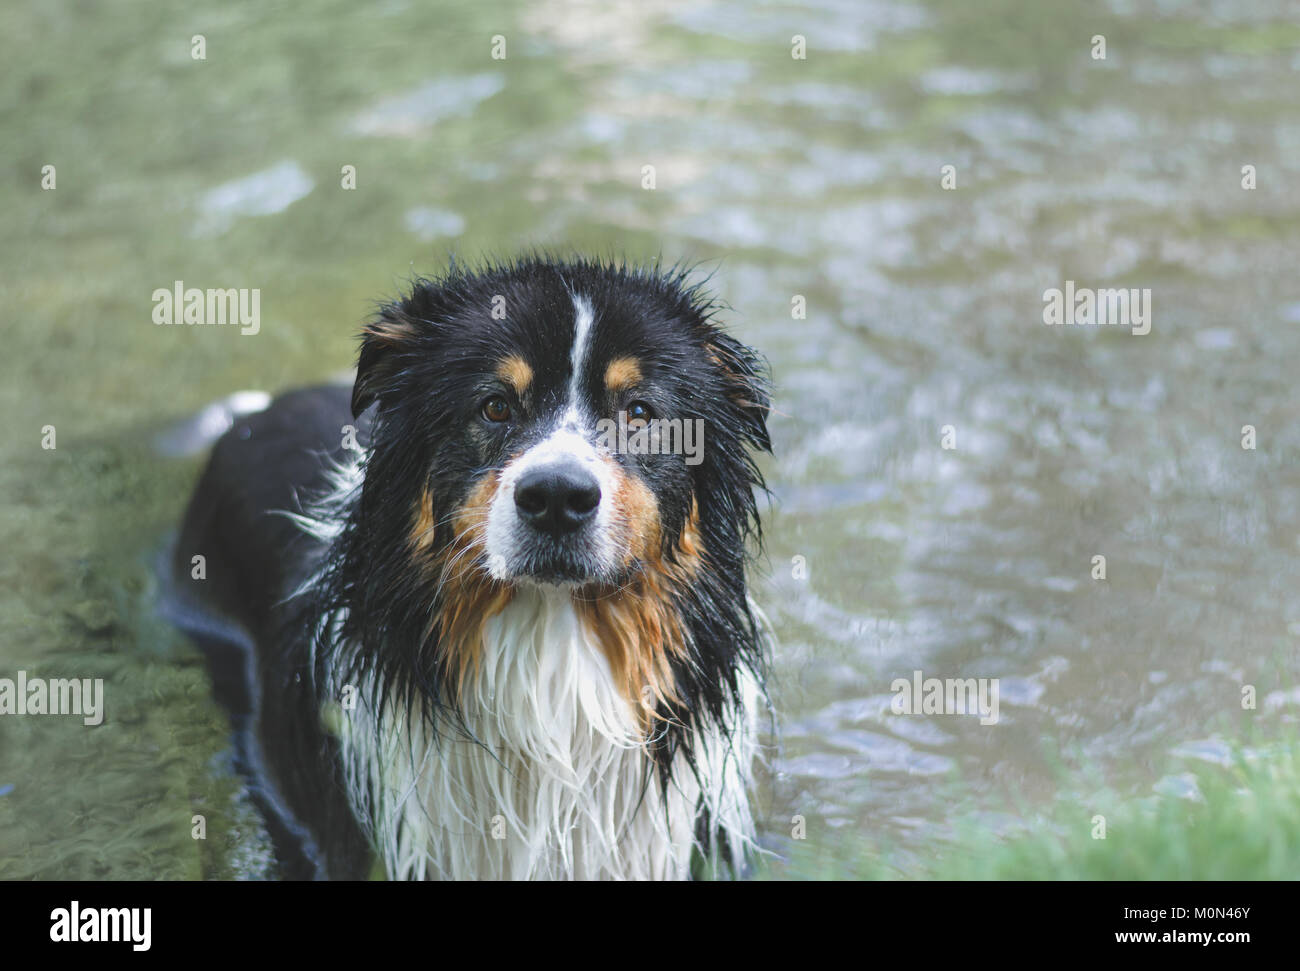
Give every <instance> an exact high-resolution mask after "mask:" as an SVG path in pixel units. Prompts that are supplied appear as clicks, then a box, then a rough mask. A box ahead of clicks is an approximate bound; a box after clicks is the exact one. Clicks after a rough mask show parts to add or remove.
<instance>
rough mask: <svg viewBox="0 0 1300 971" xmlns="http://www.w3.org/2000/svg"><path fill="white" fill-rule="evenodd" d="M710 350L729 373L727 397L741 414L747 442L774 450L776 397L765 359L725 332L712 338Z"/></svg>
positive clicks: (726, 377)
mask: <svg viewBox="0 0 1300 971" xmlns="http://www.w3.org/2000/svg"><path fill="white" fill-rule="evenodd" d="M708 351H709V356H710V357H711V358H712V359H713V363H715V364H717V365H718V366H719V367H720V368H721V369H722V372H723V374H724V375H725V377H724V380H725V382H726V395H727V400H728V401H729V402H730V403H731V406H732V408H733V409H734V410H735V414H736V415H737V417H738V418H739V423H740V432H741V434H742V435H743V436H744V438H745V440H746V443H747V444H748V445H749V446H750V447H751V448H756V449H758V450H760V451H763V452H770V451H772V439H771V438H770V437H769V436H768V433H767V413H768V411H770V410H771V405H772V399H771V397H770V395H769V394H768V382H767V366H766V365H765V364H764V362H763V359H762V358H761V357H760V356H759V355H758V352H757V351H755V350H754V349H753V348H752V347H749V346H748V345H746V344H742V343H741V342H740V341H738V340H736V339H735V338H734V337H732V336H730V335H729V334H724V333H722V332H718V333H716V334H714V335H713V337H712V338H711V339H710V340H709V344H708Z"/></svg>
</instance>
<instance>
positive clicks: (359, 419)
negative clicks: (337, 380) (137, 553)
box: [174, 257, 770, 879]
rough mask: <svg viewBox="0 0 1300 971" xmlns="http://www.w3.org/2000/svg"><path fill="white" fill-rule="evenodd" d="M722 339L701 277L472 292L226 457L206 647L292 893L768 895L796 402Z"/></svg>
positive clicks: (181, 566)
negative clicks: (788, 471) (763, 813)
mask: <svg viewBox="0 0 1300 971" xmlns="http://www.w3.org/2000/svg"><path fill="white" fill-rule="evenodd" d="M713 311H714V306H713V305H712V304H711V303H710V302H709V301H708V300H707V299H706V298H705V297H704V296H703V295H702V293H701V291H700V289H699V288H698V287H693V286H691V285H690V284H689V283H688V282H687V281H686V279H685V274H684V273H682V272H680V271H676V270H672V271H667V272H664V271H660V270H657V269H652V268H639V267H631V266H624V265H618V264H610V263H602V262H592V261H584V260H573V261H554V260H550V259H547V258H543V257H531V258H526V259H522V260H520V261H517V262H513V263H509V264H504V265H488V266H484V267H481V268H479V269H477V270H474V271H467V270H464V269H455V268H453V269H452V270H451V271H450V272H449V273H448V274H447V275H446V276H445V277H444V278H442V279H439V280H435V281H430V280H420V281H418V282H417V283H416V284H415V285H414V287H413V289H412V290H411V292H410V293H409V294H408V295H407V296H405V297H404V298H403V299H401V300H398V301H396V302H393V303H391V304H389V305H387V306H385V307H383V308H382V309H381V310H380V311H379V312H378V314H377V315H376V317H375V319H374V320H373V321H372V322H371V323H370V324H369V325H368V326H367V327H366V328H365V330H364V332H363V335H362V343H361V350H360V356H359V361H358V367H357V374H356V379H355V383H354V385H353V387H352V388H351V391H350V393H349V391H348V390H347V389H344V388H316V389H310V390H305V391H298V392H294V393H290V394H287V395H284V396H283V397H281V398H279V399H277V400H275V401H274V402H272V403H271V404H270V405H269V407H267V408H266V409H265V410H263V411H260V412H258V413H256V414H252V415H248V416H245V417H242V418H240V419H238V420H237V421H236V422H235V423H234V425H233V427H232V428H231V429H230V430H229V431H228V432H227V433H226V434H225V435H224V436H223V437H222V438H221V439H220V440H219V441H218V442H217V444H216V446H215V448H214V449H213V453H212V456H211V459H210V461H209V463H208V466H207V468H206V470H205V471H204V473H203V476H202V478H201V480H200V482H199V484H198V487H197V489H196V491H195V493H194V495H193V498H192V500H191V502H190V505H189V509H188V512H187V513H186V517H185V521H184V524H183V526H182V529H181V533H180V536H179V539H178V542H177V546H176V550H175V557H174V570H175V575H176V577H177V585H178V587H179V588H180V594H181V599H182V600H183V602H184V604H185V609H184V610H183V611H181V612H180V616H181V622H182V624H183V626H185V627H186V629H187V630H189V632H190V633H191V634H192V635H193V636H194V637H196V638H197V639H198V640H199V641H200V642H201V643H202V644H203V645H204V646H205V647H207V648H209V651H210V654H222V655H223V656H225V657H226V658H227V659H232V658H238V659H239V665H240V667H239V669H238V670H239V671H240V672H241V673H240V674H239V675H238V676H237V677H235V678H234V679H233V681H236V682H238V683H235V684H233V685H232V686H229V687H228V692H227V693H228V695H229V697H230V698H232V699H234V704H233V705H232V707H233V708H234V709H235V710H236V714H237V717H238V718H239V720H240V721H239V724H240V726H241V728H242V729H243V735H244V747H243V749H242V751H243V752H244V761H245V763H246V765H247V766H248V768H249V769H250V771H252V772H253V773H254V774H255V775H256V777H257V779H258V783H257V789H256V792H257V794H258V796H259V801H260V802H261V804H262V805H263V807H264V808H265V809H266V810H267V812H268V816H269V818H270V820H271V829H272V833H273V835H274V836H275V837H276V845H277V849H278V851H279V856H280V858H281V860H282V864H283V868H284V872H285V874H286V875H288V876H294V877H343V878H355V877H364V876H366V875H368V874H371V873H372V872H374V867H373V864H374V863H375V862H378V863H380V864H382V868H383V871H384V872H385V873H386V874H387V875H388V876H389V877H390V878H394V879H397V878H508V879H509V878H566V877H567V878H620V877H626V878H680V877H686V876H690V875H692V874H696V875H698V874H700V873H710V874H716V873H719V872H724V871H726V870H732V871H734V870H735V869H736V868H737V867H739V866H740V865H741V864H742V862H743V860H744V859H745V857H746V855H747V853H748V852H749V851H750V850H751V849H752V845H753V835H754V824H753V819H752V814H751V809H750V793H749V789H750V775H751V769H752V764H753V761H754V758H755V754H756V739H755V732H756V726H755V719H756V716H757V715H758V714H759V712H760V710H761V709H762V707H763V704H764V701H763V699H764V697H765V696H764V692H763V670H764V662H765V654H766V647H765V644H766V636H765V633H764V627H763V625H762V623H761V619H760V617H761V615H759V613H758V612H757V609H756V608H755V607H754V605H753V604H752V603H751V601H750V599H749V596H748V593H747V586H746V578H745V567H746V563H747V559H748V557H747V547H749V548H750V551H751V552H752V551H753V548H755V547H756V546H757V544H758V542H759V539H760V537H759V535H758V532H759V517H758V508H757V500H756V492H757V491H759V490H761V489H762V476H761V474H760V472H759V469H758V467H757V466H756V464H755V455H756V453H758V452H762V451H769V450H770V442H769V438H768V432H767V427H766V419H767V412H768V392H767V388H766V382H765V378H764V370H763V366H762V363H761V361H760V359H759V358H758V356H757V355H756V353H755V352H754V351H752V350H751V349H750V348H748V347H746V346H745V345H743V344H742V343H740V342H739V341H737V340H736V339H735V338H733V337H731V336H729V335H728V334H727V333H725V332H724V331H723V330H722V329H721V328H720V327H719V326H718V325H717V324H716V323H715V322H714V320H713V319H712V317H713ZM613 429H617V433H615V434H610V431H611V430H613ZM688 432H689V433H690V441H688V434H687V433H688ZM686 446H690V447H686ZM200 563H201V564H202V569H198V568H197V567H196V564H200ZM223 652H224V653H223ZM228 667H229V665H228Z"/></svg>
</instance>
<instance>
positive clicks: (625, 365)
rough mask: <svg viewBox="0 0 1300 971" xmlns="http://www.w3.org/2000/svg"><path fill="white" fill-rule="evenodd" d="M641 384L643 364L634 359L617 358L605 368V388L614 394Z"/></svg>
mask: <svg viewBox="0 0 1300 971" xmlns="http://www.w3.org/2000/svg"><path fill="white" fill-rule="evenodd" d="M640 383H641V364H640V362H638V361H637V359H636V358H634V357H616V358H615V359H614V360H612V361H610V362H609V367H607V368H605V388H606V389H607V390H609V391H612V392H614V393H618V392H619V391H626V390H627V389H628V388H634V387H636V386H637V385H638V384H640Z"/></svg>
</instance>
